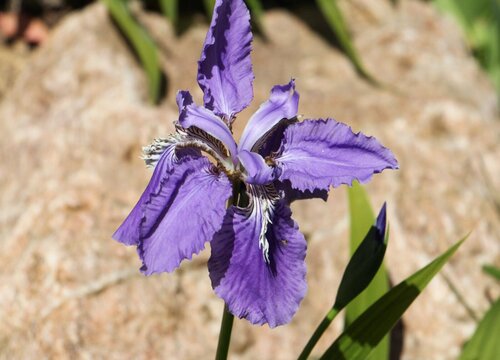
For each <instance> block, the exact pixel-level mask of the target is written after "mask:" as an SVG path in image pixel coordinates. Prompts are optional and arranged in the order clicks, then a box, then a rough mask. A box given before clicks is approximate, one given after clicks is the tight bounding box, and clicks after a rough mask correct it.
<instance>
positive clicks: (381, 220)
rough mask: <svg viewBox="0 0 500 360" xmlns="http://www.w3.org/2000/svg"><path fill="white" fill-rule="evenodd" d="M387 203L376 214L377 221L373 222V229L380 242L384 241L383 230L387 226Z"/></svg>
mask: <svg viewBox="0 0 500 360" xmlns="http://www.w3.org/2000/svg"><path fill="white" fill-rule="evenodd" d="M386 208H387V203H385V202H384V204H383V205H382V208H381V209H380V212H379V213H378V216H377V220H376V221H375V227H376V228H377V231H378V233H379V236H380V239H381V241H384V237H385V228H386V224H387V214H386Z"/></svg>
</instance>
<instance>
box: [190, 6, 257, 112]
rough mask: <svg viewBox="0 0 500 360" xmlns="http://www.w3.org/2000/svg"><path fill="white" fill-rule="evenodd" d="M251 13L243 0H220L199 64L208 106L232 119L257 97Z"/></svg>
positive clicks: (199, 72) (200, 77)
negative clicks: (254, 87)
mask: <svg viewBox="0 0 500 360" xmlns="http://www.w3.org/2000/svg"><path fill="white" fill-rule="evenodd" d="M251 42H252V31H251V29H250V13H249V11H248V9H247V7H246V5H245V3H244V2H243V0H217V1H216V3H215V7H214V13H213V17H212V23H211V24H210V29H209V30H208V33H207V37H206V39H205V44H204V46H203V51H202V53H201V58H200V61H199V63H198V64H199V65H198V83H199V84H200V87H201V89H202V90H203V93H204V97H203V99H204V101H205V107H207V108H208V109H210V110H212V111H214V113H215V114H217V115H219V116H221V117H224V118H226V119H227V120H229V121H231V120H232V118H233V116H234V114H236V113H239V112H240V111H241V110H243V109H244V108H246V107H247V106H248V104H250V102H251V101H252V99H253V88H252V84H253V79H254V75H253V71H252V62H251V59H250V51H251Z"/></svg>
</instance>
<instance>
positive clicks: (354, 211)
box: [345, 182, 390, 360]
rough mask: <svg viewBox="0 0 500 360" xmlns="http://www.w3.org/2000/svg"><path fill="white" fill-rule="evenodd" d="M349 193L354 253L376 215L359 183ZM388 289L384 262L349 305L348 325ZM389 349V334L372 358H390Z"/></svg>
mask: <svg viewBox="0 0 500 360" xmlns="http://www.w3.org/2000/svg"><path fill="white" fill-rule="evenodd" d="M348 195H349V211H350V218H351V241H350V249H351V253H353V252H354V250H355V249H356V248H357V247H358V246H359V243H360V242H361V241H362V239H363V236H364V234H366V232H367V231H368V229H369V228H370V226H371V225H372V224H373V222H374V221H375V216H374V215H373V210H372V207H371V205H370V202H369V200H368V195H367V193H366V191H365V189H364V188H363V187H362V186H361V185H360V184H359V183H357V182H354V183H353V186H352V187H351V188H349V189H348ZM387 291H389V280H388V277H387V271H386V270H385V266H384V265H383V264H382V266H380V268H379V270H378V272H377V274H376V275H375V277H374V278H373V280H372V282H371V283H370V285H369V286H368V287H367V288H366V289H365V290H364V291H363V292H362V293H361V294H360V295H359V296H358V297H356V299H354V301H352V302H351V303H350V304H349V305H348V306H347V308H346V318H345V319H346V326H349V325H350V324H352V323H353V322H354V320H356V318H357V317H358V316H359V315H361V314H362V313H363V312H364V311H365V310H366V309H368V307H369V306H370V305H372V304H373V303H374V302H375V301H377V300H378V299H379V298H380V297H381V296H382V295H384V294H385V293H387ZM389 351H390V350H389V336H386V337H384V339H383V340H382V341H381V342H380V343H379V345H378V346H377V348H376V349H375V350H374V351H373V353H372V355H371V356H372V359H377V360H379V359H388V358H389Z"/></svg>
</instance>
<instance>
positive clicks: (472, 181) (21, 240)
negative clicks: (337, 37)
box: [0, 0, 500, 359]
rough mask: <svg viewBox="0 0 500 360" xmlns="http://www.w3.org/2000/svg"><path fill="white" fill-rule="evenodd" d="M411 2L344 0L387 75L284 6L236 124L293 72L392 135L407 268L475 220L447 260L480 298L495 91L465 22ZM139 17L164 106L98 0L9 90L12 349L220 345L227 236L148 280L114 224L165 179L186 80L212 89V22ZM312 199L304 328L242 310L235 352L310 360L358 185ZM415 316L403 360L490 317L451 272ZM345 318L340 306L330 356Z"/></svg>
mask: <svg viewBox="0 0 500 360" xmlns="http://www.w3.org/2000/svg"><path fill="white" fill-rule="evenodd" d="M400 4H401V5H400V6H399V7H398V9H397V10H396V9H393V8H392V7H391V6H390V5H389V2H386V1H383V0H377V1H374V0H364V1H360V0H356V1H343V2H342V3H341V5H342V7H343V9H344V10H345V11H346V14H347V19H348V22H349V23H350V24H353V25H355V26H353V30H354V31H355V32H354V34H355V42H356V45H357V46H358V48H359V49H360V52H361V53H362V54H363V58H364V60H365V63H366V65H367V67H368V69H370V70H371V71H372V72H373V73H374V74H375V75H376V76H377V77H378V78H379V79H381V80H382V81H384V82H385V83H387V84H390V87H389V88H388V89H387V90H383V89H379V88H374V87H372V86H370V85H368V84H367V83H366V82H364V81H363V80H361V79H360V78H359V77H358V76H357V75H356V73H355V72H354V70H353V68H352V66H351V65H350V64H349V62H348V61H347V60H346V59H345V58H344V56H342V55H341V53H339V52H338V51H337V50H336V49H334V48H332V47H331V46H330V45H328V44H327V43H326V42H325V40H324V39H323V38H321V37H319V36H318V35H317V34H316V33H314V32H312V31H311V30H310V29H309V28H308V27H307V26H306V25H305V24H304V23H302V22H301V21H299V20H298V19H297V18H296V17H294V16H291V15H290V14H287V13H286V12H284V11H271V12H269V13H268V14H267V15H266V17H265V19H264V21H265V26H266V28H267V29H268V34H269V36H270V41H269V42H268V43H264V42H262V41H261V40H259V39H257V40H256V41H255V42H254V49H255V50H254V52H253V61H254V70H255V74H256V81H255V85H256V86H255V101H254V103H253V105H252V107H251V109H249V110H246V111H245V112H244V113H242V114H241V116H240V119H239V120H238V122H237V127H236V131H237V132H240V131H241V129H242V126H243V124H244V122H245V120H244V119H246V118H247V117H248V115H249V114H251V111H253V110H255V109H256V107H257V106H258V104H259V103H260V102H262V101H263V100H265V98H266V97H267V94H268V91H269V89H270V87H271V86H272V85H274V84H276V83H285V82H287V81H288V80H289V78H290V77H291V76H294V77H295V78H296V79H297V85H298V88H299V91H300V92H301V95H302V97H301V105H300V111H301V113H303V114H305V115H306V116H308V117H327V116H333V117H335V118H336V119H338V120H341V121H345V122H348V123H349V124H351V125H352V126H353V127H354V128H355V129H357V130H361V129H362V130H363V132H365V133H367V134H372V135H375V136H377V137H378V138H379V139H380V140H381V141H382V142H383V143H384V144H386V145H387V146H389V147H390V148H391V149H393V150H394V152H395V153H396V155H397V157H398V159H399V161H400V165H401V170H400V171H398V172H386V173H383V174H382V175H379V176H377V177H376V178H375V179H374V181H373V182H372V183H371V184H370V185H369V186H368V189H369V192H370V194H371V195H372V200H373V204H374V206H375V207H379V206H380V205H381V203H382V202H383V201H384V200H387V202H388V204H389V219H390V223H391V242H390V246H389V249H388V266H389V269H390V272H391V277H392V279H393V281H394V282H398V281H400V280H402V279H403V278H404V277H406V276H407V275H409V274H410V273H412V272H413V271H415V270H416V269H417V268H419V267H421V266H422V265H424V264H425V263H426V262H428V261H429V260H431V259H432V258H433V257H434V256H436V255H437V254H438V253H440V252H442V251H443V250H445V249H446V248H447V247H448V246H449V245H450V244H452V243H453V242H454V241H455V240H457V239H458V238H459V237H461V236H462V235H464V234H465V233H467V232H468V231H470V230H472V231H473V233H472V235H471V237H470V239H469V240H468V241H467V243H466V244H465V245H464V246H463V248H462V249H461V250H460V252H459V253H458V254H457V255H456V256H455V257H454V259H453V260H452V262H451V263H450V264H449V265H448V266H447V268H446V270H445V274H446V275H447V277H448V278H449V279H450V280H451V281H453V283H454V284H455V285H456V287H457V288H458V290H459V291H460V292H462V293H463V294H464V296H465V298H466V300H467V302H468V303H469V304H470V305H471V307H472V308H473V309H474V311H476V312H477V313H478V314H481V313H483V312H484V311H485V309H486V308H487V305H488V302H487V300H486V297H485V292H489V293H490V294H491V296H495V295H496V294H497V293H498V289H495V288H494V283H493V282H492V281H490V280H489V279H487V277H486V276H484V275H482V274H481V271H480V266H481V264H483V263H496V264H499V262H500V251H499V250H500V249H499V241H498V234H499V233H500V229H499V228H500V226H499V212H498V203H495V201H498V199H497V198H496V196H497V195H496V194H498V189H499V187H500V184H499V183H498V178H499V175H500V168H499V164H498V158H499V156H500V148H499V147H498V142H499V138H500V123H499V122H498V117H497V116H498V107H497V104H496V99H495V93H494V90H493V88H492V85H491V84H490V83H489V81H488V80H487V78H486V77H485V75H484V74H483V73H482V72H481V70H480V69H479V68H478V65H477V64H476V63H475V61H474V60H473V59H472V58H471V56H470V54H469V52H468V50H467V48H466V46H465V44H464V41H463V39H462V37H461V36H460V35H459V32H458V30H457V28H456V27H455V26H454V25H453V23H452V22H451V21H450V20H447V19H444V18H443V17H442V16H440V15H439V14H438V13H437V12H436V11H435V10H433V9H432V8H430V7H429V6H428V5H426V4H424V3H421V2H415V1H401V2H400ZM139 15H140V18H141V20H142V21H143V22H144V23H145V24H146V26H147V27H148V28H149V29H150V31H151V33H152V34H153V36H154V37H155V39H156V40H157V42H158V43H159V44H160V47H161V49H162V54H163V55H162V56H163V63H164V68H165V72H166V74H167V76H168V78H169V90H170V92H169V94H168V97H167V99H166V101H165V102H163V103H162V104H161V105H160V106H159V107H152V106H149V105H148V104H147V103H146V100H145V99H146V93H145V91H146V87H145V79H144V78H143V75H142V72H141V70H140V68H139V67H138V66H137V64H136V62H135V60H134V59H133V57H132V56H131V55H130V53H129V51H128V49H127V47H126V45H125V44H124V41H123V39H122V38H120V36H119V35H118V34H117V32H116V30H115V29H114V27H113V26H112V25H111V23H110V21H109V19H108V18H107V16H106V13H105V11H104V9H103V7H102V6H100V5H94V6H91V7H88V8H87V9H85V10H83V11H81V12H78V13H74V14H72V15H70V16H68V17H67V18H66V19H65V20H64V21H63V22H62V23H61V24H60V25H59V26H58V27H57V28H56V29H55V30H54V31H53V33H52V34H51V37H50V39H49V41H48V42H47V43H46V44H45V45H44V46H43V47H42V48H40V49H39V50H37V51H36V52H35V53H34V54H33V55H32V56H31V57H30V59H29V60H28V62H27V64H26V66H24V68H23V70H22V71H21V73H20V75H19V76H18V77H17V79H16V82H15V84H14V86H13V87H11V88H10V89H9V90H8V91H7V93H6V95H5V97H4V98H3V99H2V102H1V103H0V133H1V134H2V140H1V141H0V160H1V164H2V165H1V167H0V189H1V190H2V191H1V192H0V206H1V209H2V211H1V212H0V239H1V240H0V249H1V251H0V283H1V284H2V285H1V287H0V319H2V321H0V358H6V359H7V358H8V359H10V358H39V357H47V358H69V357H77V358H106V359H115V358H116V359H146V358H147V359H152V358H177V359H199V358H212V357H213V354H214V352H215V345H216V339H217V334H218V329H219V321H220V316H221V309H222V301H221V300H220V299H218V298H217V297H216V296H215V295H214V294H213V292H212V290H211V288H210V283H209V279H208V274H207V270H206V260H207V258H208V256H209V250H208V249H207V250H206V251H204V252H203V253H202V254H201V255H200V256H198V257H196V258H195V260H194V261H192V262H189V263H185V264H183V265H182V266H181V268H180V270H178V271H177V272H176V273H174V274H172V275H163V276H153V277H150V278H144V277H142V276H140V275H138V273H137V271H136V269H137V268H138V267H139V261H138V259H137V256H136V253H135V251H134V250H133V249H132V248H125V247H123V246H121V245H120V244H117V243H115V242H114V241H112V240H111V238H110V236H111V234H112V232H113V231H114V230H115V228H116V227H117V226H118V225H119V223H120V221H121V220H122V219H123V218H124V216H125V215H126V214H127V212H128V211H129V210H130V209H131V206H132V205H133V204H134V202H135V201H136V200H137V198H138V196H139V194H140V192H141V191H142V189H143V188H144V186H145V184H146V183H147V181H148V177H149V172H148V171H147V170H145V169H144V167H143V164H142V162H141V160H140V159H139V155H140V148H141V145H143V144H146V143H148V142H149V141H150V140H151V139H152V138H153V137H155V136H161V135H166V134H168V133H169V132H170V130H171V122H172V121H173V120H174V119H175V117H176V108H175V103H174V94H175V90H176V89H190V90H192V91H193V92H194V94H195V96H196V97H197V98H198V100H199V99H201V92H200V91H199V90H195V89H196V88H197V86H196V83H195V75H196V61H197V59H198V56H199V51H200V49H201V44H202V41H203V39H204V36H205V32H206V27H205V25H203V24H200V25H194V26H192V27H191V28H190V29H189V30H188V31H187V32H186V33H185V34H184V35H183V36H182V37H180V38H178V39H176V38H174V37H173V34H172V31H171V30H170V29H169V28H168V27H167V25H165V23H164V20H163V18H161V17H160V16H158V15H151V14H144V13H142V12H140V13H139ZM294 212H295V218H296V219H297V221H298V222H299V224H300V226H301V229H302V230H303V231H304V233H305V234H306V235H307V238H308V240H309V250H308V256H307V265H308V270H309V273H308V283H309V292H308V295H307V297H306V298H305V300H304V301H303V303H302V306H301V308H300V310H299V312H298V313H297V315H296V317H295V318H294V320H293V321H292V323H291V324H289V325H288V326H285V327H281V328H278V329H275V330H270V329H269V328H267V327H253V326H250V325H249V324H247V323H246V322H244V321H236V324H235V329H234V335H233V336H234V338H233V343H232V348H231V351H232V355H233V356H232V358H234V359H256V358H258V359H290V358H293V357H294V355H296V354H297V353H298V352H299V350H300V349H301V347H302V346H303V345H304V342H305V340H306V337H307V334H310V333H311V332H312V330H313V329H314V327H315V326H316V324H317V323H318V322H319V320H320V319H321V317H322V316H323V314H324V313H325V311H326V310H327V309H328V308H329V306H330V305H331V302H332V299H333V297H334V295H335V294H334V291H335V288H336V286H337V284H338V282H339V277H340V274H341V271H342V269H343V267H344V266H345V263H346V260H347V240H346V239H347V237H348V218H347V206H346V197H345V190H344V189H339V190H336V191H334V192H332V194H331V196H330V199H329V201H328V203H326V204H325V203H323V202H321V201H309V202H302V203H297V204H295V205H294ZM326 284H328V285H330V286H327V285H326ZM404 324H405V343H404V349H403V358H404V359H452V358H454V357H456V355H457V354H458V352H459V349H460V346H461V344H462V343H463V341H464V340H465V339H466V338H467V337H468V336H469V335H470V334H471V332H472V331H473V329H474V323H473V321H471V319H470V318H469V317H468V316H467V314H466V312H465V311H464V308H463V306H461V305H460V304H459V303H458V301H457V299H456V297H455V295H454V294H453V293H452V292H451V291H450V290H449V288H448V287H447V285H446V283H445V282H444V281H443V278H442V277H438V278H437V279H435V280H434V281H433V282H432V283H431V285H430V286H429V288H428V290H427V291H426V292H425V294H424V295H423V296H422V297H421V298H420V299H419V300H418V301H417V302H416V303H415V304H414V306H413V307H412V308H411V309H410V311H409V312H408V313H407V315H406V316H405V318H404ZM340 330H341V323H340V322H336V323H335V324H334V326H332V328H331V329H330V330H329V331H328V333H327V335H326V338H325V340H323V341H322V342H321V344H320V346H319V347H318V349H317V350H316V353H318V354H320V352H321V350H322V349H325V348H326V346H327V345H328V342H329V341H331V339H333V338H334V336H335V335H336V334H338V333H339V331H340Z"/></svg>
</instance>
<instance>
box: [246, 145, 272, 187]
mask: <svg viewBox="0 0 500 360" xmlns="http://www.w3.org/2000/svg"><path fill="white" fill-rule="evenodd" d="M238 158H239V159H240V162H241V164H242V165H243V167H244V168H245V172H246V178H245V182H246V183H248V184H257V185H265V184H269V183H270V182H271V181H273V180H274V169H273V168H272V167H270V166H269V165H267V164H266V162H265V161H264V158H263V157H262V156H260V155H259V154H257V153H254V152H250V151H246V150H242V151H240V152H239V154H238Z"/></svg>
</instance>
